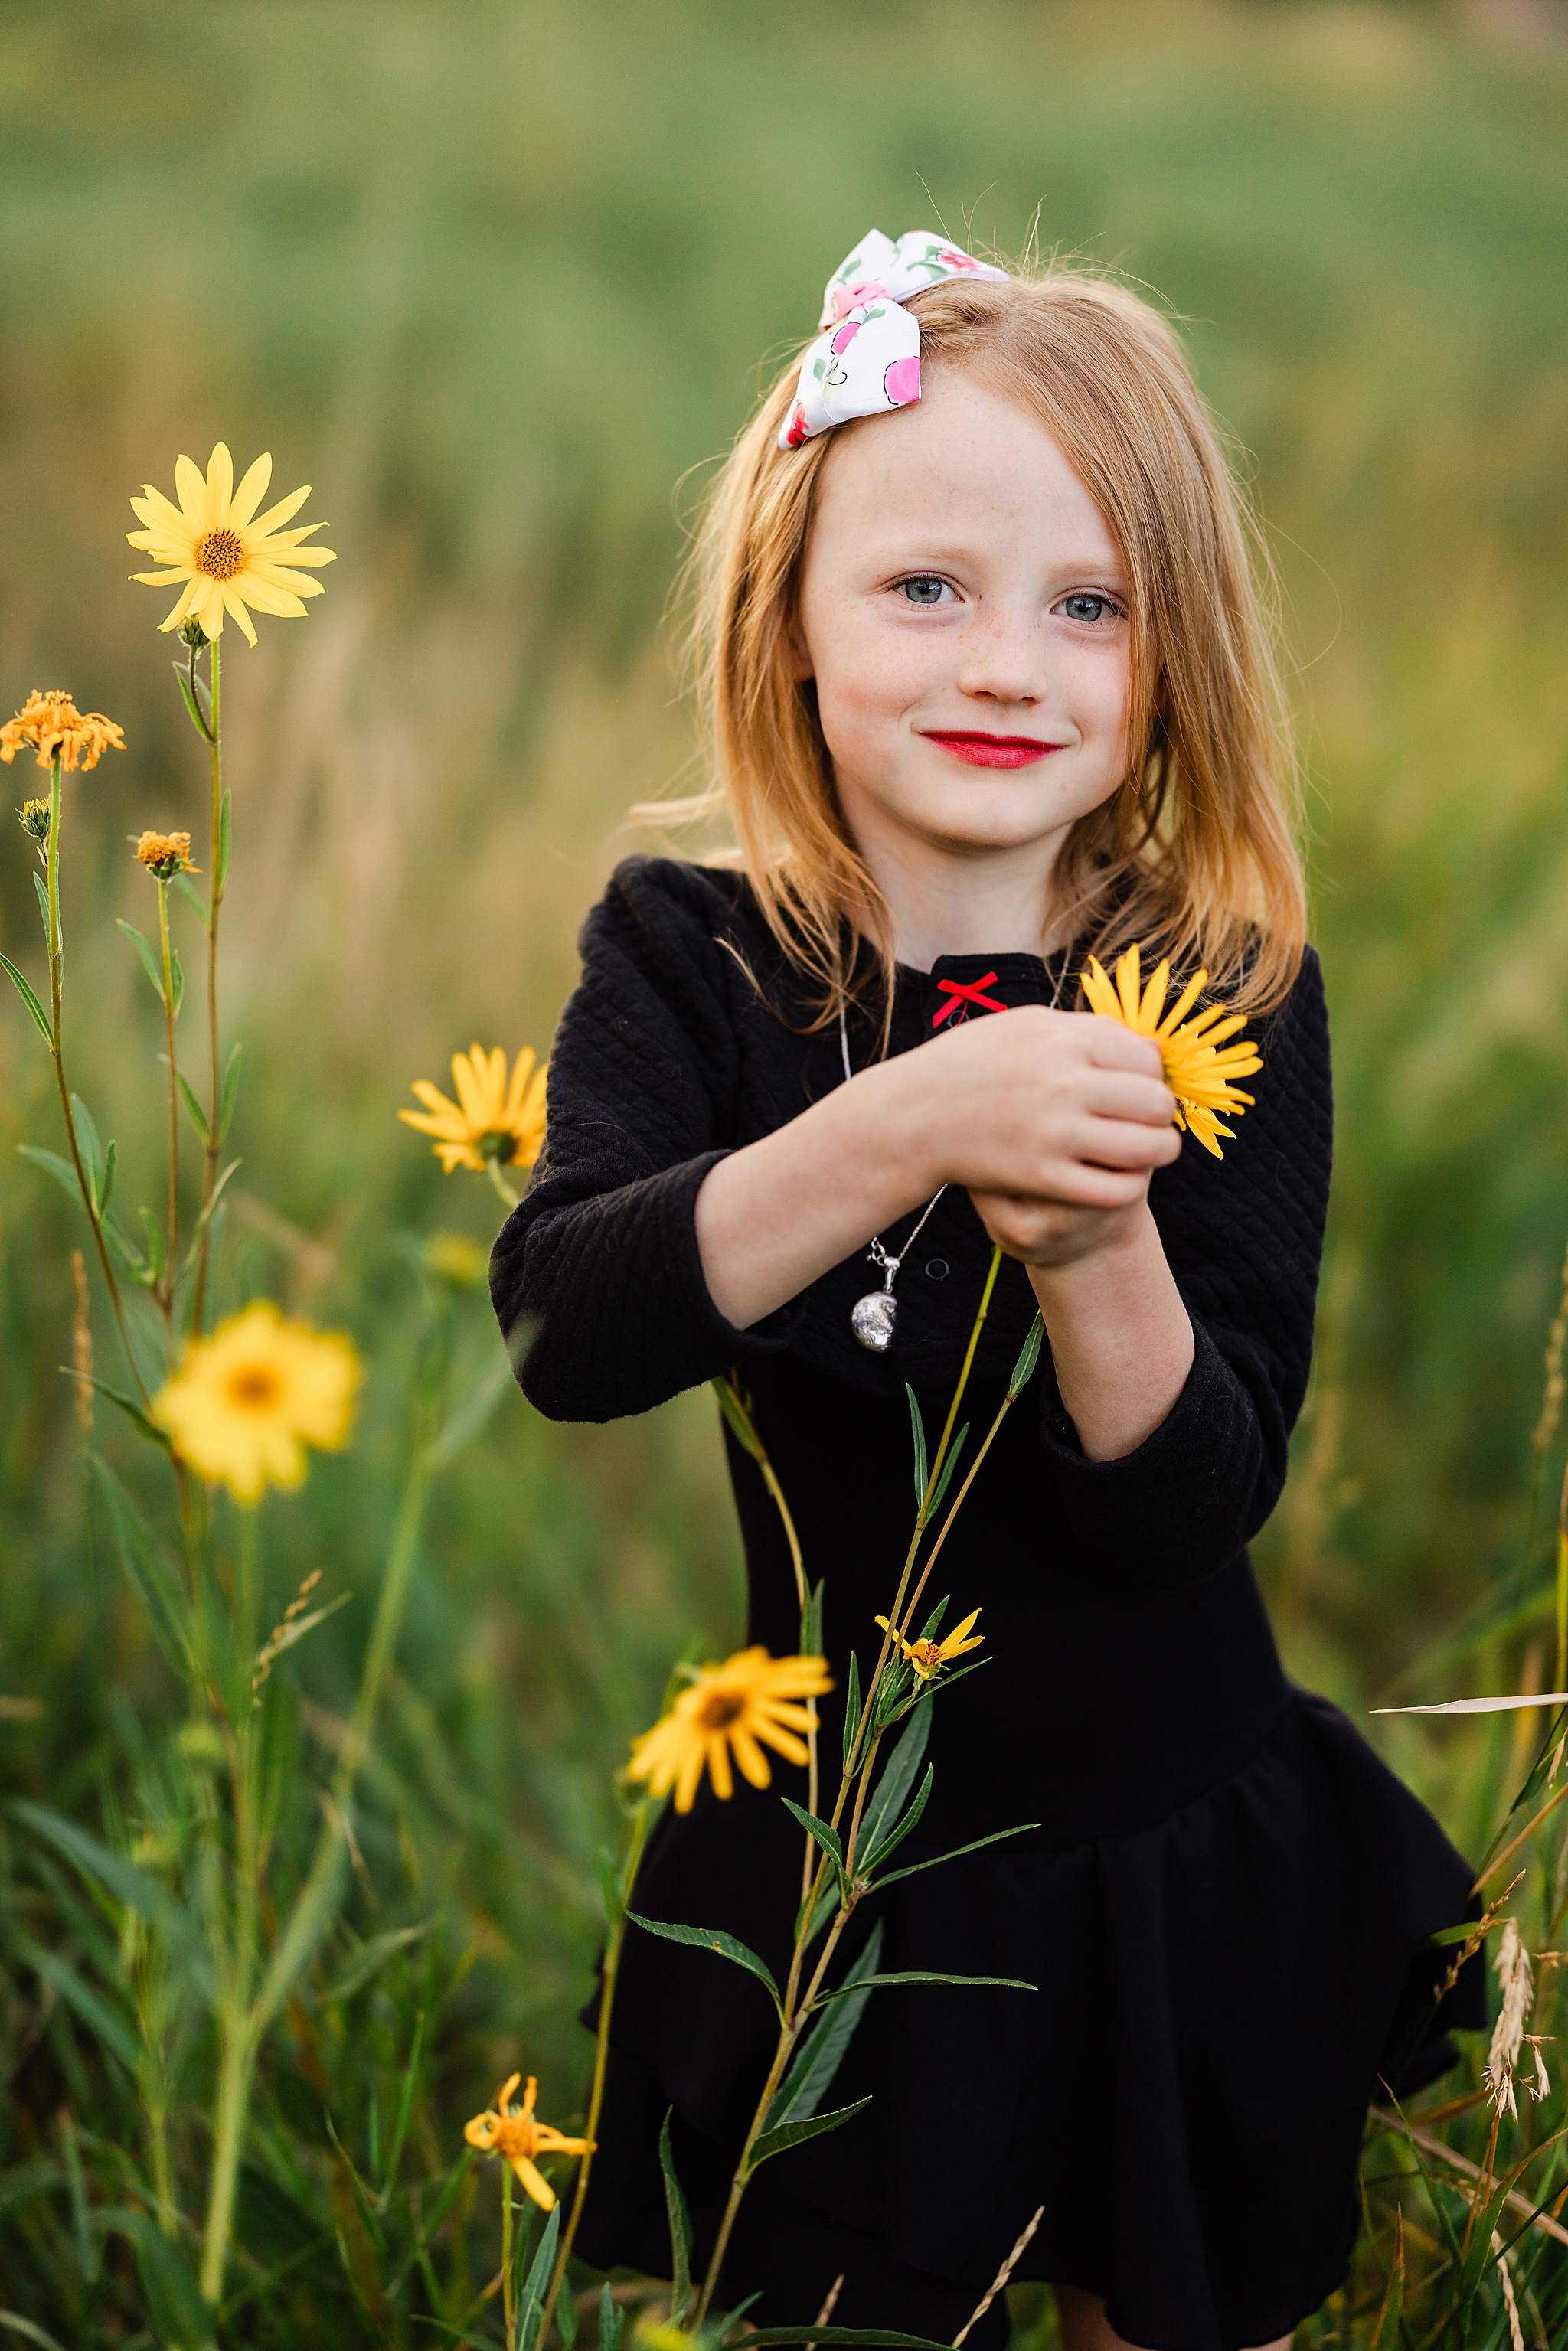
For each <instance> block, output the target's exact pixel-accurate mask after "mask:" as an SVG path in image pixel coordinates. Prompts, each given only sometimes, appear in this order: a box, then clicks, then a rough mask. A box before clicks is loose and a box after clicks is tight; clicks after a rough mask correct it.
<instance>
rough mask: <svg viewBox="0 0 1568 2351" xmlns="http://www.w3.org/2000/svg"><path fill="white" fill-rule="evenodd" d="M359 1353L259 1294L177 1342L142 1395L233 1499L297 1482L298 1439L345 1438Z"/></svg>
mask: <svg viewBox="0 0 1568 2351" xmlns="http://www.w3.org/2000/svg"><path fill="white" fill-rule="evenodd" d="M360 1376H361V1374H360V1359H359V1356H358V1354H357V1353H355V1350H354V1347H353V1345H352V1343H351V1342H350V1340H348V1339H346V1338H345V1337H344V1336H343V1335H342V1333H341V1332H330V1331H313V1330H312V1329H311V1328H310V1325H309V1324H308V1322H285V1321H284V1319H283V1317H282V1316H281V1314H279V1312H278V1311H277V1307H276V1306H274V1305H273V1304H272V1303H271V1302H270V1301H268V1300H260V1301H257V1303H256V1305H254V1306H247V1307H246V1309H245V1311H244V1312H243V1313H240V1314H235V1315H231V1316H230V1318H229V1320H228V1321H227V1322H221V1323H220V1324H219V1325H218V1328H217V1329H216V1330H215V1331H214V1333H213V1335H212V1337H211V1338H210V1339H197V1340H194V1341H193V1342H192V1343H191V1345H190V1346H189V1347H187V1348H186V1350H185V1355H184V1360H183V1363H182V1364H181V1366H180V1369H179V1371H178V1372H177V1373H176V1374H175V1375H174V1377H173V1378H172V1380H171V1381H170V1382H169V1383H168V1384H167V1386H166V1387H164V1388H162V1390H161V1391H160V1393H159V1394H158V1395H156V1396H155V1397H154V1398H153V1400H152V1417H153V1419H154V1420H155V1421H156V1422H157V1423H158V1426H160V1428H164V1429H167V1431H168V1433H169V1436H170V1438H171V1440H172V1444H173V1447H174V1450H175V1452H176V1453H177V1454H178V1455H179V1457H180V1458H181V1460H182V1461H186V1462H189V1464H190V1466H191V1468H193V1470H195V1472H196V1474H197V1476H198V1477H200V1478H205V1479H222V1480H223V1481H224V1483H225V1485H226V1486H227V1488H228V1489H229V1491H230V1493H231V1494H232V1495H233V1496H234V1498H235V1501H236V1502H244V1503H247V1504H249V1503H255V1502H258V1501H259V1500H260V1499H261V1495H262V1489H263V1488H264V1487H266V1486H267V1485H268V1484H271V1485H274V1486H298V1484H299V1483H300V1481H301V1479H303V1478H304V1475H305V1447H306V1446H308V1445H314V1446H317V1447H319V1448H320V1449H321V1450H322V1451H323V1452H329V1453H333V1452H337V1451H338V1450H339V1449H340V1447H342V1446H345V1445H346V1444H347V1443H348V1441H349V1427H350V1422H351V1421H352V1419H353V1414H354V1396H355V1392H356V1390H357V1389H358V1387H359V1384H360Z"/></svg>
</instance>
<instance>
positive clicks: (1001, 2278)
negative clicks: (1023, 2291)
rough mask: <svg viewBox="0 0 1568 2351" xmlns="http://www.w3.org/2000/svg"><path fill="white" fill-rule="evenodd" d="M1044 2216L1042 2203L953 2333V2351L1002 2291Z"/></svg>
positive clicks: (956, 2350)
mask: <svg viewBox="0 0 1568 2351" xmlns="http://www.w3.org/2000/svg"><path fill="white" fill-rule="evenodd" d="M1044 2218H1045V2207H1044V2205H1043V2204H1042V2205H1040V2208H1039V2210H1037V2211H1036V2213H1035V2216H1034V2218H1033V2220H1031V2221H1030V2224H1029V2226H1028V2228H1027V2229H1026V2230H1025V2231H1024V2232H1023V2234H1022V2236H1021V2237H1020V2238H1019V2241H1018V2242H1017V2244H1016V2245H1014V2247H1013V2249H1012V2252H1010V2253H1009V2255H1008V2257H1007V2260H1006V2261H1005V2262H1003V2263H1002V2265H1001V2268H1000V2269H999V2270H998V2272H997V2274H996V2276H995V2277H994V2278H993V2279H992V2281H991V2283H990V2284H989V2286H988V2288H987V2289H986V2293H985V2294H984V2296H983V2298H982V2299H981V2300H980V2301H979V2302H978V2303H977V2304H976V2305H975V2308H974V2309H973V2310H972V2311H971V2312H970V2314H969V2315H968V2317H967V2319H966V2320H965V2322H964V2324H963V2325H962V2326H960V2328H959V2329H958V2332H957V2333H956V2335H954V2337H953V2351H958V2346H959V2344H960V2343H962V2341H963V2340H964V2337H965V2335H967V2334H968V2332H969V2329H970V2328H971V2327H972V2326H977V2325H979V2323H980V2321H981V2319H982V2318H984V2316H985V2314H986V2313H987V2311H988V2310H989V2308H990V2306H991V2304H992V2303H993V2302H995V2300H996V2298H997V2296H998V2294H1000V2293H1001V2292H1002V2290H1003V2288H1004V2287H1005V2286H1006V2284H1007V2283H1008V2280H1009V2278H1010V2277H1011V2275H1012V2273H1013V2272H1014V2270H1016V2269H1017V2267H1018V2265H1019V2262H1021V2261H1022V2259H1023V2256H1024V2248H1025V2246H1026V2245H1027V2244H1028V2243H1029V2241H1030V2238H1031V2237H1032V2236H1033V2234H1034V2232H1035V2231H1036V2230H1037V2229H1038V2228H1039V2226H1040V2222H1041V2221H1042V2220H1044Z"/></svg>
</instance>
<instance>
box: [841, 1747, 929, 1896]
mask: <svg viewBox="0 0 1568 2351" xmlns="http://www.w3.org/2000/svg"><path fill="white" fill-rule="evenodd" d="M935 1779H936V1766H935V1764H932V1763H928V1764H927V1765H926V1766H925V1779H924V1780H922V1782H920V1786H919V1789H918V1791H917V1792H916V1794H915V1802H913V1803H912V1804H911V1805H910V1807H909V1810H908V1811H907V1812H906V1813H904V1818H903V1819H902V1820H901V1821H900V1822H899V1823H898V1825H897V1826H896V1828H893V1829H890V1830H889V1832H888V1834H887V1835H886V1836H884V1837H883V1841H882V1843H881V1844H879V1845H877V1846H875V1847H874V1848H871V1849H868V1851H867V1854H866V1857H865V1859H864V1861H863V1862H862V1860H861V1859H860V1857H859V1856H858V1855H857V1856H856V1859H855V1876H857V1877H869V1876H871V1874H872V1871H873V1869H874V1868H875V1867H876V1866H877V1864H878V1863H879V1862H883V1861H885V1860H886V1859H887V1856H888V1855H889V1854H890V1853H892V1852H893V1851H894V1848H895V1847H896V1846H898V1845H901V1844H903V1843H904V1838H905V1837H906V1836H907V1835H908V1834H909V1833H910V1831H911V1829H913V1828H914V1827H915V1823H916V1822H917V1821H918V1820H919V1818H920V1815H921V1813H923V1812H924V1811H925V1807H926V1805H927V1804H928V1803H929V1802H931V1785H932V1782H933V1781H934V1780H935Z"/></svg>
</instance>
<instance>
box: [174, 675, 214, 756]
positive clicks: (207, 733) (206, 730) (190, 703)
mask: <svg viewBox="0 0 1568 2351" xmlns="http://www.w3.org/2000/svg"><path fill="white" fill-rule="evenodd" d="M174 674H175V676H176V677H177V678H178V679H179V681H180V699H181V701H182V702H183V704H184V705H185V710H186V714H187V716H189V718H190V721H191V724H192V726H193V727H194V728H195V730H196V732H197V734H198V735H199V736H200V737H201V738H202V740H203V742H204V743H210V742H211V741H212V739H213V730H212V728H211V727H210V726H208V724H207V722H206V720H205V719H204V717H203V716H202V712H201V709H200V707H199V705H198V704H197V701H196V694H199V695H201V696H202V698H203V700H205V699H206V688H205V687H204V685H203V684H202V681H201V679H200V678H198V679H197V680H196V693H195V694H193V693H192V691H191V673H190V671H189V669H188V668H187V667H186V665H185V664H184V663H183V662H176V663H175V664H174Z"/></svg>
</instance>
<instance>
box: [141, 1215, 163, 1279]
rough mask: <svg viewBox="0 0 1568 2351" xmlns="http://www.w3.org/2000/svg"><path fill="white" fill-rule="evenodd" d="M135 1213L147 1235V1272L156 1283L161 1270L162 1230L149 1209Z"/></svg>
mask: <svg viewBox="0 0 1568 2351" xmlns="http://www.w3.org/2000/svg"><path fill="white" fill-rule="evenodd" d="M136 1213H137V1215H138V1216H139V1217H141V1223H142V1227H143V1229H144V1230H145V1232H146V1235H147V1267H148V1271H149V1272H150V1274H151V1275H152V1280H154V1281H156V1280H158V1279H159V1277H160V1275H161V1274H162V1270H163V1228H162V1225H161V1224H160V1223H159V1221H158V1219H157V1217H155V1216H154V1215H153V1213H152V1209H151V1208H138V1210H137V1212H136Z"/></svg>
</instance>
